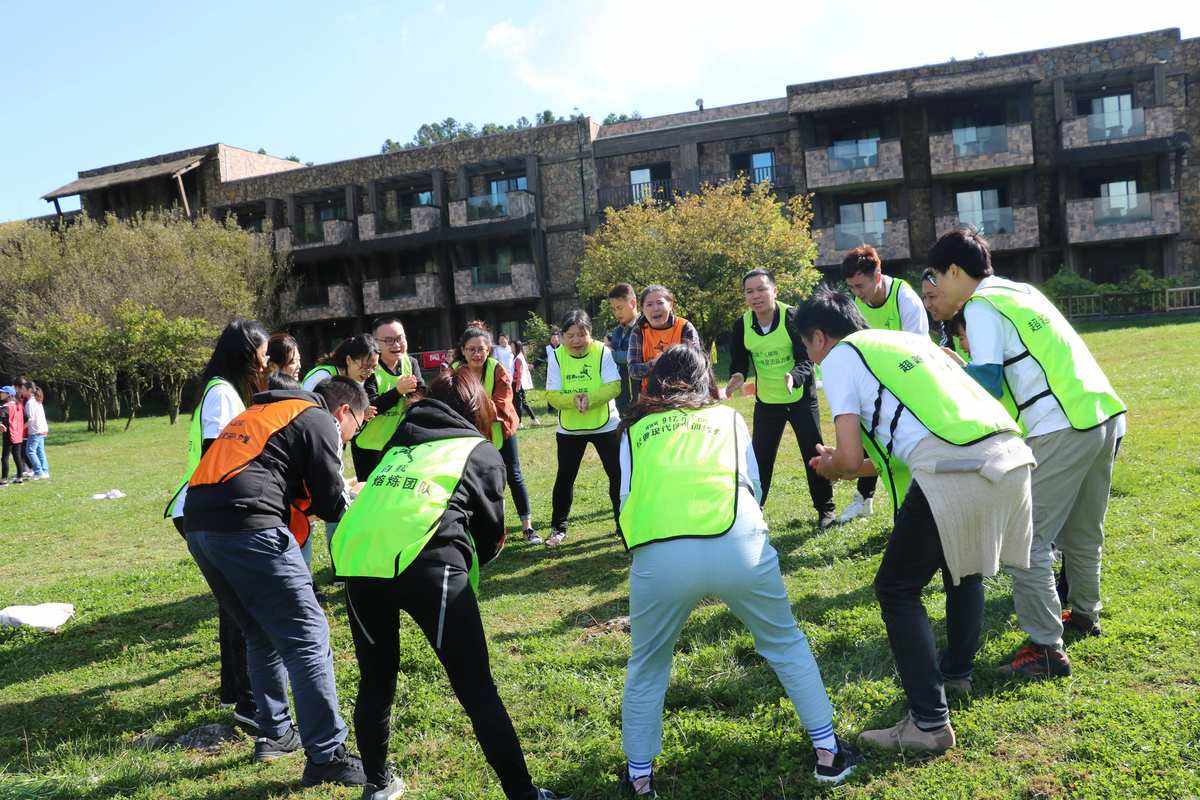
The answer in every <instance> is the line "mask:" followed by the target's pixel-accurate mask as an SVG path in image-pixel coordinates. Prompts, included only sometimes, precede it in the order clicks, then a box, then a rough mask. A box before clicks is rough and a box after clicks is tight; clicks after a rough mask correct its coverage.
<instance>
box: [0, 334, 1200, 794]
mask: <svg viewBox="0 0 1200 800" xmlns="http://www.w3.org/2000/svg"><path fill="white" fill-rule="evenodd" d="M1087 339H1088V342H1089V344H1090V346H1091V347H1092V348H1093V351H1094V352H1095V353H1096V354H1097V356H1098V358H1099V359H1100V361H1101V363H1102V365H1103V366H1104V368H1105V369H1106V370H1107V372H1108V374H1109V375H1110V376H1111V378H1112V379H1113V382H1114V383H1115V384H1116V386H1117V389H1118V391H1119V392H1120V393H1121V394H1122V396H1123V397H1124V399H1125V400H1126V402H1127V403H1128V404H1129V406H1130V408H1131V412H1130V420H1129V436H1128V438H1127V440H1126V442H1125V444H1124V447H1123V448H1122V451H1121V457H1120V460H1119V461H1118V463H1117V466H1116V473H1115V477H1114V483H1113V496H1112V502H1111V505H1110V507H1109V514H1108V523H1107V530H1108V542H1107V547H1106V550H1105V574H1104V601H1105V604H1106V607H1105V611H1104V617H1103V622H1104V630H1105V635H1104V636H1103V637H1102V638H1100V639H1091V640H1086V641H1078V642H1075V643H1074V644H1072V645H1071V646H1070V653H1071V657H1072V661H1073V664H1074V670H1075V671H1074V674H1073V675H1072V676H1071V678H1069V679H1067V680H1060V681H1056V682H1049V683H1039V684H1026V683H1014V682H1006V681H1005V680H1003V679H1001V677H1000V676H999V675H998V673H997V671H996V667H997V666H998V665H999V664H1000V663H1001V662H1002V660H1003V659H1004V656H1005V655H1006V654H1008V653H1009V652H1010V651H1011V650H1012V649H1014V648H1015V647H1016V646H1018V645H1019V644H1020V643H1021V641H1022V639H1023V636H1022V634H1021V632H1020V631H1019V630H1018V629H1017V627H1016V625H1015V619H1014V617H1013V614H1012V600H1011V594H1010V585H1009V582H1008V581H1007V580H1006V579H1004V578H998V579H996V580H993V581H989V586H988V599H987V609H986V614H987V619H986V632H985V637H984V639H985V640H984V645H983V649H982V651H981V652H980V655H979V660H978V669H977V683H976V687H977V688H976V692H975V694H974V695H973V696H971V697H970V698H966V699H960V700H956V701H953V702H952V713H953V718H954V724H955V727H956V729H957V731H958V736H959V742H960V747H959V748H958V749H957V750H955V751H952V752H951V753H950V754H948V755H946V756H943V757H939V758H923V759H912V758H904V757H900V756H885V755H880V754H878V753H872V754H870V756H869V758H868V761H867V763H866V765H865V766H864V768H863V769H862V770H861V771H860V772H859V774H858V775H857V776H856V777H855V778H854V779H853V780H852V781H851V783H850V785H848V786H847V787H845V788H842V789H836V790H826V789H822V788H820V787H819V786H818V785H817V784H816V783H815V782H814V781H813V780H812V778H811V769H812V756H811V752H810V749H809V743H808V741H807V739H806V737H805V735H804V733H803V731H802V729H801V728H800V725H799V723H798V721H797V719H796V717H795V714H794V712H793V711H792V709H791V706H790V704H789V703H788V702H787V700H786V697H785V696H784V694H783V691H782V689H781V688H780V686H779V684H778V682H777V681H776V680H775V677H774V675H773V674H772V672H771V670H770V668H769V667H768V666H767V665H766V664H765V663H764V662H763V661H762V659H761V658H759V657H758V655H757V654H756V653H755V652H754V646H753V641H752V639H751V637H750V635H749V634H748V633H747V632H746V631H745V630H744V629H743V628H742V627H741V625H740V624H738V622H737V621H736V620H735V619H734V618H733V617H732V615H731V614H730V613H729V612H728V610H726V609H725V608H724V606H722V605H720V604H716V603H713V604H704V605H702V606H701V607H699V608H697V609H696V611H695V613H694V614H693V615H692V617H691V620H690V621H689V623H688V625H687V626H686V628H685V629H684V631H683V636H682V638H681V641H680V643H679V647H678V652H677V656H676V661H675V672H674V676H673V679H672V682H671V686H670V690H669V691H668V694H667V699H666V719H665V723H666V724H665V741H664V752H663V754H662V756H661V758H660V759H659V761H658V775H659V789H660V792H661V793H662V795H663V796H664V797H674V798H706V800H725V799H726V798H729V799H730V800H733V799H734V798H737V800H745V799H746V798H755V799H757V798H772V799H775V798H800V797H813V796H821V797H824V796H830V797H839V798H867V797H871V798H914V800H915V799H916V798H1014V799H1016V798H1020V799H1022V800H1032V799H1033V798H1055V797H1063V798H1067V797H1069V798H1114V800H1115V799H1116V798H1154V799H1155V800H1158V799H1159V798H1183V797H1196V796H1200V777H1197V775H1198V773H1200V748H1198V745H1197V737H1198V736H1200V692H1198V688H1200V658H1198V654H1200V634H1198V632H1197V631H1198V630H1200V625H1198V622H1200V577H1198V576H1200V555H1198V553H1200V532H1198V530H1197V527H1198V526H1197V520H1198V519H1200V467H1198V466H1197V463H1198V462H1197V452H1200V426H1198V425H1197V423H1196V419H1195V415H1194V412H1193V408H1194V407H1195V397H1196V394H1197V390H1198V389H1200V381H1198V380H1197V378H1196V374H1197V373H1196V364H1197V362H1198V361H1200V345H1198V344H1197V342H1198V341H1200V322H1197V321H1172V322H1170V323H1167V322H1162V321H1157V322H1146V323H1142V324H1140V325H1135V326H1127V327H1117V328H1108V329H1094V330H1091V331H1089V332H1088V334H1087ZM741 404H742V408H743V410H744V411H747V412H748V410H749V407H748V405H747V404H746V403H745V402H744V401H741ZM747 416H748V413H747ZM825 421H826V424H827V427H828V417H827V415H826V417H825ZM119 427H120V426H114V430H116V429H118V428H119ZM184 436H185V429H184V426H183V425H178V426H176V427H174V428H171V427H169V426H168V425H167V424H166V421H165V419H161V418H149V419H139V420H137V421H135V423H134V426H133V428H132V430H130V431H129V432H127V433H120V432H114V433H110V434H108V435H106V436H104V437H93V436H90V435H88V434H86V433H84V432H83V430H82V426H80V425H78V424H74V423H72V424H68V425H62V424H60V425H56V426H54V427H53V433H52V436H51V438H50V440H49V442H48V448H47V454H48V456H49V459H50V461H51V464H52V469H53V472H54V479H53V481H50V482H44V483H34V484H29V485H25V486H22V487H10V488H6V489H0V511H2V513H0V519H2V524H0V606H3V605H8V604H11V603H36V602H44V601H65V602H71V603H74V604H75V606H76V609H77V617H76V618H75V619H74V620H72V621H71V622H70V623H69V624H68V625H67V626H66V627H65V628H64V629H63V630H62V632H60V633H58V634H57V635H44V634H35V633H31V632H14V631H4V632H0V798H15V797H22V798H24V797H39V798H108V797H122V798H125V797H129V798H152V797H153V798H158V797H170V798H210V799H215V798H256V797H259V798H266V797H272V798H282V797H293V798H299V797H306V798H327V797H331V796H335V797H343V798H349V797H357V796H358V793H357V792H355V791H352V790H349V789H345V790H332V789H330V788H328V787H324V788H318V789H311V790H307V791H304V790H301V789H300V787H299V786H298V783H297V781H298V778H299V773H300V768H301V763H302V762H301V760H299V759H288V760H283V761H281V762H276V763H274V764H272V765H254V764H251V763H250V760H249V757H248V756H249V749H250V742H249V740H248V739H246V740H244V741H242V742H238V743H233V744H230V745H229V746H227V747H226V748H224V749H223V750H221V751H219V752H218V753H216V754H215V755H200V754H197V753H192V752H186V751H178V750H168V751H162V752H153V753H150V752H143V751H141V750H138V749H136V748H134V747H133V746H132V742H133V739H134V738H135V737H136V736H137V735H138V734H140V733H143V732H146V731H151V732H154V733H158V734H174V733H179V732H182V731H185V730H187V729H189V728H191V727H193V726H196V725H199V724H202V723H206V722H217V721H224V720H226V718H227V717H226V715H225V714H224V713H222V711H221V710H220V709H219V708H218V706H217V703H216V697H215V694H216V685H217V647H216V642H215V639H216V618H215V603H214V601H213V600H212V598H211V596H210V595H209V593H208V591H207V589H206V587H205V585H204V583H203V581H202V580H201V578H200V576H199V574H198V572H197V571H196V569H195V567H194V565H193V564H192V562H191V560H190V558H189V557H188V555H187V552H186V550H185V548H184V546H183V543H182V541H181V540H180V539H179V537H178V535H177V534H176V533H175V532H174V530H173V528H172V527H171V526H170V524H169V523H168V522H165V521H163V520H162V519H161V511H162V507H163V504H164V503H165V502H166V500H167V497H168V495H169V493H170V490H171V488H172V486H173V483H174V481H175V480H176V478H177V475H178V473H179V471H180V470H181V469H182V466H183V451H184V446H183V443H184ZM553 438H554V434H553V431H552V430H551V429H549V428H541V429H536V430H527V431H524V432H522V433H521V437H520V444H521V450H522V460H523V463H524V468H525V474H526V476H527V478H528V480H529V483H530V492H531V495H532V497H533V501H534V513H535V522H536V523H537V525H538V526H539V527H540V528H541V529H543V530H544V529H545V528H546V527H547V524H548V515H549V510H550V509H549V505H550V504H549V498H550V487H551V483H552V481H553V474H554V454H553ZM604 487H605V482H604V479H603V474H602V472H601V470H600V466H599V463H598V461H597V460H596V458H595V456H594V454H592V453H591V452H590V451H589V455H588V457H587V461H586V462H585V466H584V469H583V472H582V473H581V475H580V478H579V483H578V489H577V493H576V505H575V520H576V522H575V524H574V525H573V527H572V534H571V538H570V539H568V541H567V543H566V544H565V545H564V546H563V547H562V548H561V549H560V550H559V551H557V552H550V551H547V550H546V549H544V548H541V547H537V548H530V547H528V546H526V545H524V544H523V543H521V542H514V543H513V544H512V545H511V546H510V547H509V549H508V550H507V551H506V552H505V553H504V555H503V557H502V558H501V559H500V560H499V561H498V562H497V563H496V564H495V565H493V566H492V567H491V568H490V569H487V570H485V572H484V578H483V584H482V593H483V614H484V621H485V625H486V628H487V630H488V634H489V638H490V642H491V654H492V665H493V669H494V671H495V674H496V680H497V683H498V685H499V686H500V691H501V695H502V696H503V697H504V699H505V701H506V703H507V704H508V707H509V710H510V712H511V714H512V716H513V719H514V721H515V723H516V726H517V729H518V732H519V733H520V735H521V739H522V742H523V744H524V747H525V750H526V753H527V756H528V760H529V764H530V769H531V771H532V773H533V775H534V777H535V779H536V780H538V781H539V782H540V783H542V784H543V785H549V786H552V787H555V788H557V789H560V790H562V791H570V792H571V793H573V795H574V796H575V797H576V798H607V797H615V796H617V795H616V785H615V778H614V772H615V770H616V768H617V766H618V765H619V764H620V763H621V760H622V755H621V749H620V697H621V687H622V682H623V680H624V664H625V659H626V658H627V656H628V653H629V639H628V637H627V636H626V635H623V634H619V633H607V634H601V635H599V636H595V637H590V638H589V637H587V636H586V633H587V631H586V627H587V626H588V625H589V624H591V623H592V622H593V621H603V620H606V619H609V618H611V617H615V616H618V615H621V614H624V613H626V610H627V597H626V574H627V566H628V558H627V556H626V555H625V554H624V552H623V551H622V549H621V548H620V547H619V546H618V545H617V543H616V542H614V541H613V539H612V537H611V535H610V532H611V530H612V524H611V521H610V519H609V516H608V512H607V510H606V506H607V498H606V493H605V488H604ZM110 488H119V489H121V490H122V491H124V492H126V493H127V494H128V495H129V496H128V497H127V498H125V499H122V500H116V501H107V500H106V501H93V500H91V495H92V493H94V492H99V491H104V490H107V489H110ZM851 492H852V485H851V484H846V483H843V484H841V485H839V487H838V494H837V498H838V502H839V504H841V503H844V502H845V501H846V500H847V499H848V498H849V496H850V494H851ZM510 513H511V509H510ZM889 518H890V513H889V509H887V508H883V509H880V510H878V511H877V512H876V514H875V517H874V518H873V519H872V520H870V521H869V522H865V523H859V524H857V525H855V526H852V527H849V528H842V529H838V530H833V531H829V532H820V531H818V530H817V529H816V528H815V526H814V524H813V523H814V515H813V512H812V510H811V507H810V504H809V499H808V495H807V490H806V488H805V484H804V480H803V476H802V473H801V471H800V461H799V457H798V454H797V452H796V448H795V445H794V444H793V443H792V442H791V441H785V443H784V446H783V448H782V451H781V458H780V463H779V467H778V472H777V478H776V483H775V487H774V488H773V490H772V500H771V504H770V507H769V510H768V520H769V522H770V524H771V528H772V539H773V541H774V543H775V546H776V548H777V549H778V550H779V552H780V556H781V560H782V565H783V569H784V573H785V577H786V580H787V584H788V589H789V592H790V594H791V599H792V604H793V608H794V610H795V613H796V616H797V618H798V619H799V620H800V622H801V625H802V626H803V628H804V629H805V631H806V632H807V634H808V636H809V639H810V641H811V642H812V645H813V649H814V651H815V653H816V656H817V660H818V662H819V663H820V665H821V669H822V673H823V674H824V676H825V680H826V683H827V685H828V687H829V691H830V693H831V695H832V698H833V701H834V705H835V707H836V709H837V712H838V725H839V727H840V728H841V729H842V730H844V731H850V732H853V731H858V730H861V729H862V728H864V727H869V726H877V725H881V724H890V723H891V722H892V721H894V720H895V718H896V717H897V715H898V714H899V712H900V710H901V708H902V707H903V697H902V693H901V691H900V689H899V687H898V685H897V683H896V680H895V674H894V668H893V663H892V659H891V656H890V654H889V651H888V646H887V640H886V636H885V633H884V629H883V625H882V622H881V621H880V618H879V612H878V609H877V607H876V604H875V601H874V597H873V594H872V591H871V579H872V576H873V574H874V570H875V568H876V565H877V563H878V558H879V554H880V552H881V551H882V548H883V543H884V541H885V535H886V528H887V524H888V520H889ZM512 522H513V529H515V527H516V526H515V523H516V520H515V518H514V519H513V520H512ZM322 542H323V540H319V541H318V546H317V547H316V548H315V549H316V551H317V552H318V553H319V554H320V555H319V557H318V565H319V568H320V573H321V578H322V579H323V578H326V577H327V575H328V564H327V560H326V559H325V558H324V557H323V556H324V554H323V547H322ZM934 583H935V584H936V583H937V582H936V581H935V582H934ZM926 601H927V604H928V608H929V611H930V613H931V615H932V616H933V618H934V620H935V624H936V625H937V626H938V628H939V631H940V628H941V624H942V618H943V612H942V608H941V605H942V595H941V592H940V590H938V589H936V588H934V587H933V586H931V588H930V589H929V591H928V592H927V595H926ZM328 611H329V619H330V625H331V627H332V632H333V642H334V651H335V654H336V670H337V678H338V688H339V696H340V701H341V705H342V711H343V714H344V715H345V716H346V717H347V719H349V717H350V714H351V711H352V709H353V705H354V697H355V692H356V685H357V679H358V672H357V668H356V665H355V661H354V655H353V649H352V646H351V640H350V634H349V631H348V629H347V626H346V625H347V623H346V612H345V608H344V605H343V601H342V596H341V594H340V593H337V592H334V593H332V594H331V600H330V603H329V606H328ZM401 646H402V654H401V658H402V662H401V663H402V664H403V672H402V674H401V676H400V687H399V692H398V697H397V703H396V706H395V709H394V723H395V724H394V733H393V737H392V755H393V758H394V760H395V761H396V763H397V765H398V767H399V770H400V772H401V773H402V775H403V776H404V778H405V780H406V781H407V782H408V784H409V787H410V788H409V791H408V793H407V794H406V797H410V798H421V799H422V800H434V798H462V799H463V800H466V799H467V798H470V799H471V800H475V798H500V797H502V793H501V792H500V789H499V786H498V784H497V782H496V780H495V778H494V776H493V774H492V773H491V771H490V770H489V768H488V767H487V764H486V762H485V761H484V760H483V758H482V755H481V753H480V751H479V748H478V746H477V745H476V744H475V740H474V737H473V736H472V734H471V729H470V724H469V722H468V721H467V719H466V717H465V716H464V715H463V713H462V712H461V710H460V709H459V707H458V705H457V703H456V702H455V700H454V699H453V696H452V695H451V693H450V690H449V687H448V685H447V683H446V681H445V679H444V677H443V675H442V672H441V669H440V667H439V665H438V664H437V661H436V660H435V658H434V656H433V654H432V652H431V651H430V649H429V647H428V646H427V645H426V643H425V641H424V639H423V638H422V637H421V636H420V634H419V632H418V631H417V630H416V628H415V626H414V625H412V624H411V622H408V621H406V622H405V623H404V629H403V635H402V639H401Z"/></svg>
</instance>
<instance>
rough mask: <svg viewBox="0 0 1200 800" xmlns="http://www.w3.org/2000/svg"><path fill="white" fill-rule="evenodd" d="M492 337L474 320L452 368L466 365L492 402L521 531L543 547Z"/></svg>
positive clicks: (494, 435)
mask: <svg viewBox="0 0 1200 800" xmlns="http://www.w3.org/2000/svg"><path fill="white" fill-rule="evenodd" d="M492 352H493V348H492V334H491V332H490V331H489V330H488V329H487V327H486V326H485V325H484V323H483V322H481V321H479V320H475V321H473V322H471V323H470V324H468V325H467V327H466V329H465V330H464V331H463V332H462V335H461V336H460V337H458V346H457V347H456V348H455V349H454V355H453V357H452V358H451V360H450V366H451V368H452V369H459V368H460V367H463V366H465V367H466V368H467V369H469V370H470V371H471V373H472V374H473V375H474V376H475V378H476V379H477V380H479V382H480V383H481V384H482V385H483V390H484V392H485V393H486V394H487V396H488V398H489V399H490V400H491V403H492V417H493V420H494V421H493V422H492V429H491V436H490V437H489V438H490V439H491V442H492V444H493V445H495V447H496V449H497V450H499V451H500V455H501V457H502V458H503V459H504V468H505V469H506V470H507V471H508V487H509V489H510V490H511V491H512V496H513V503H514V504H515V505H516V507H517V516H518V517H519V518H520V520H521V530H522V531H523V533H524V536H525V541H526V542H528V543H529V544H541V543H542V538H541V537H540V536H538V535H537V531H535V530H534V529H533V512H532V511H531V510H530V508H529V490H528V489H527V488H526V487H525V475H524V473H522V472H521V453H520V450H518V449H517V429H518V428H520V427H521V418H520V417H519V416H517V409H516V406H514V405H513V388H512V376H511V375H509V373H508V370H507V369H505V368H504V365H503V364H501V363H500V362H499V361H497V360H496V359H495V358H493V357H492V355H491V354H492Z"/></svg>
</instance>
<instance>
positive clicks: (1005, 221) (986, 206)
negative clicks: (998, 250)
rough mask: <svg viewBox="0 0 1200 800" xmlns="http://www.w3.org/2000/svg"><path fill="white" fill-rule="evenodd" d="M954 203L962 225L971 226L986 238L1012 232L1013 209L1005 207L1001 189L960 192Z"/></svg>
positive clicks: (956, 195)
mask: <svg viewBox="0 0 1200 800" xmlns="http://www.w3.org/2000/svg"><path fill="white" fill-rule="evenodd" d="M954 201H955V206H956V208H957V209H958V223H959V224H960V225H969V226H971V227H972V228H974V229H975V230H977V231H979V232H981V233H983V234H984V235H985V236H991V235H994V234H997V233H1011V232H1012V227H1013V221H1012V209H1011V208H1005V207H1004V205H1003V203H1002V200H1001V196H1000V190H999V189H974V190H970V191H965V192H958V193H957V194H955V196H954Z"/></svg>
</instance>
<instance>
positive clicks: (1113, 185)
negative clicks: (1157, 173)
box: [1095, 180, 1151, 225]
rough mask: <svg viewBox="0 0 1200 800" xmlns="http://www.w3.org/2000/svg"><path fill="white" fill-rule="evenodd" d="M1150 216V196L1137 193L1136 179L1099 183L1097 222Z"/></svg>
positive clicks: (1096, 209)
mask: <svg viewBox="0 0 1200 800" xmlns="http://www.w3.org/2000/svg"><path fill="white" fill-rule="evenodd" d="M1150 217H1151V209H1150V196H1149V195H1146V194H1139V193H1138V184H1137V181H1135V180H1117V181H1109V182H1108V183H1102V184H1100V199H1099V200H1098V201H1097V202H1096V208H1095V220H1096V223H1097V224H1100V225H1104V224H1108V223H1114V222H1132V221H1135V220H1139V219H1149V218H1150Z"/></svg>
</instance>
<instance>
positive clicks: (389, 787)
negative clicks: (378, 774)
mask: <svg viewBox="0 0 1200 800" xmlns="http://www.w3.org/2000/svg"><path fill="white" fill-rule="evenodd" d="M402 794H404V781H402V780H400V778H399V777H398V776H396V775H393V774H392V773H390V772H389V773H388V774H387V775H386V776H385V777H384V779H383V783H364V784H363V793H362V800H396V798H397V797H399V796H400V795H402Z"/></svg>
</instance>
